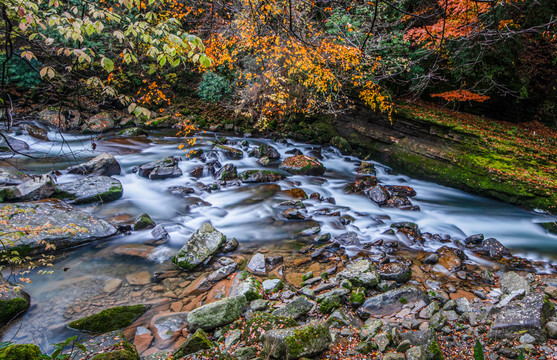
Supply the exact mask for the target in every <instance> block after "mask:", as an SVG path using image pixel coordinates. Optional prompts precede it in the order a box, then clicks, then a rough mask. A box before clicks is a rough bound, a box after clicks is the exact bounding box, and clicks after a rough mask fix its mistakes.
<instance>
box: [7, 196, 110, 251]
mask: <svg viewBox="0 0 557 360" xmlns="http://www.w3.org/2000/svg"><path fill="white" fill-rule="evenodd" d="M2 211H3V212H4V213H5V215H6V216H7V217H8V218H9V219H10V221H9V226H8V228H7V229H8V230H9V229H17V228H22V227H25V226H28V227H30V228H32V229H37V231H32V232H28V233H26V234H25V235H23V236H21V237H19V238H17V239H13V244H9V245H8V246H7V247H8V249H15V248H17V249H18V250H19V251H20V255H22V254H35V253H39V252H41V251H44V250H45V243H49V244H51V245H54V246H55V247H56V250H62V249H65V248H68V247H73V246H77V245H81V244H84V243H87V242H91V241H94V240H99V239H104V238H107V237H109V236H112V235H114V234H116V232H117V230H116V228H115V227H114V226H112V225H110V224H109V223H107V222H106V221H104V220H101V219H98V218H96V217H94V216H92V215H91V214H88V213H86V212H84V211H82V210H81V209H79V208H77V207H75V206H72V205H69V204H66V203H65V202H63V201H61V200H56V199H47V200H42V201H33V202H25V203H14V204H10V205H4V207H3V208H2ZM21 251H23V252H21Z"/></svg>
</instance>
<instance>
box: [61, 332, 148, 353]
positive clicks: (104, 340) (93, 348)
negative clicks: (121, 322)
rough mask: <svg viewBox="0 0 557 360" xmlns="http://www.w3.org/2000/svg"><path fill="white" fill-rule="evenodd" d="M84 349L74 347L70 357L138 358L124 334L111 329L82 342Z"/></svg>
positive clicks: (133, 347)
mask: <svg viewBox="0 0 557 360" xmlns="http://www.w3.org/2000/svg"><path fill="white" fill-rule="evenodd" d="M82 345H83V346H84V347H85V348H84V350H85V351H83V350H81V349H79V348H76V349H75V350H74V351H75V352H74V354H72V359H75V360H139V359H140V358H139V354H138V353H137V350H136V348H135V346H133V345H132V344H130V343H129V342H128V340H126V337H125V336H124V334H123V333H122V332H121V331H119V330H116V331H112V332H109V333H106V334H104V335H100V336H97V337H95V338H93V339H91V340H88V341H85V342H82Z"/></svg>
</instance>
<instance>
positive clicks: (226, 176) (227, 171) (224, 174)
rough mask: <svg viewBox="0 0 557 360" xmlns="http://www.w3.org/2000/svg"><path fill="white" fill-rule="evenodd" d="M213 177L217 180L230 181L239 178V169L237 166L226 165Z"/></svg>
mask: <svg viewBox="0 0 557 360" xmlns="http://www.w3.org/2000/svg"><path fill="white" fill-rule="evenodd" d="M213 177H214V178H215V179H216V180H222V181H230V180H234V179H237V178H238V169H237V168H236V166H235V165H232V164H226V165H224V166H223V167H221V168H220V169H219V170H218V171H217V172H216V173H215V175H213Z"/></svg>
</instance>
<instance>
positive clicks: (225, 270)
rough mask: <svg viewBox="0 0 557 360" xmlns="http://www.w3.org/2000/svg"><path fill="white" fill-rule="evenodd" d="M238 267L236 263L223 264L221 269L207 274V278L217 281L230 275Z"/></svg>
mask: <svg viewBox="0 0 557 360" xmlns="http://www.w3.org/2000/svg"><path fill="white" fill-rule="evenodd" d="M237 267H238V265H237V264H236V263H234V264H230V265H226V266H223V267H221V268H220V269H218V270H215V271H213V272H212V273H210V274H209V275H208V276H207V280H209V281H210V282H212V283H217V282H219V281H221V280H222V279H224V278H226V277H228V276H229V275H230V274H232V273H233V272H234V271H236V268H237Z"/></svg>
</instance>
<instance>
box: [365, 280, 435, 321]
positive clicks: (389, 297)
mask: <svg viewBox="0 0 557 360" xmlns="http://www.w3.org/2000/svg"><path fill="white" fill-rule="evenodd" d="M419 301H424V302H426V303H429V299H428V297H427V295H426V294H425V293H424V292H423V291H421V290H419V289H417V288H415V287H411V286H408V287H402V288H398V289H394V290H389V291H387V292H385V293H383V294H379V295H375V296H372V297H370V298H368V299H367V300H366V301H365V302H364V303H363V304H362V306H361V307H360V308H359V309H358V315H359V316H360V317H361V318H368V317H369V316H370V315H391V314H394V313H397V312H399V311H400V310H402V307H403V306H404V305H405V304H407V303H416V302H419Z"/></svg>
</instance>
